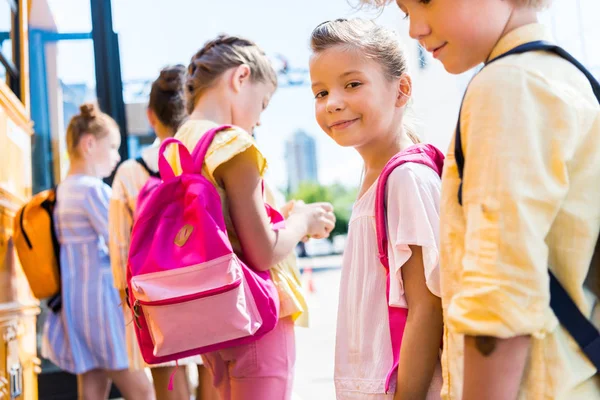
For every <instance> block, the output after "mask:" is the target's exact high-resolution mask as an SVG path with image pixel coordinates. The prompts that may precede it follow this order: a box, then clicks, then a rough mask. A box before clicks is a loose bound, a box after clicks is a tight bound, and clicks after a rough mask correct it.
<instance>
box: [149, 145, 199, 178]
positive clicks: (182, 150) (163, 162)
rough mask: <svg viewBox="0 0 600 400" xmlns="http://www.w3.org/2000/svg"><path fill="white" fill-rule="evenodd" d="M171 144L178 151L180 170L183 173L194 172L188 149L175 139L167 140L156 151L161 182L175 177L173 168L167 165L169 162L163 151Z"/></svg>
mask: <svg viewBox="0 0 600 400" xmlns="http://www.w3.org/2000/svg"><path fill="white" fill-rule="evenodd" d="M171 144H176V145H177V147H178V150H179V162H180V164H181V170H182V171H183V172H185V173H190V172H193V171H194V163H193V161H192V157H191V156H190V152H189V151H188V149H187V148H186V147H185V146H184V145H183V143H181V142H180V141H179V140H177V139H173V138H167V139H165V140H164V141H163V142H162V143H161V145H160V149H159V150H158V172H159V173H160V177H161V179H162V180H166V179H171V178H174V177H175V173H174V172H173V168H171V165H169V162H168V161H167V159H166V158H165V150H166V149H167V147H168V146H169V145H171Z"/></svg>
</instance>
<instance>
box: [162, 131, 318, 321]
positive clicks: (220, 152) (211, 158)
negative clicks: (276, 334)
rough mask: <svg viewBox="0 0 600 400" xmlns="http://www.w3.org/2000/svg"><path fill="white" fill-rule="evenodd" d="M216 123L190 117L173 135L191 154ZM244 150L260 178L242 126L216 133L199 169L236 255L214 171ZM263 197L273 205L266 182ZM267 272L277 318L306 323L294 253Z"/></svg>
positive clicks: (173, 160) (257, 155) (171, 153)
mask: <svg viewBox="0 0 600 400" xmlns="http://www.w3.org/2000/svg"><path fill="white" fill-rule="evenodd" d="M217 126H218V125H217V124H215V123H214V122H211V121H197V120H190V121H187V122H186V123H184V124H183V125H182V126H181V127H180V128H179V130H178V131H177V134H176V135H175V138H176V139H178V140H179V141H181V142H182V143H183V144H184V145H185V146H186V147H187V148H188V150H189V151H190V153H191V152H192V151H193V149H194V147H195V146H196V144H197V143H198V141H199V140H200V138H201V137H202V136H203V135H204V133H206V132H207V131H208V130H210V129H212V128H215V127H217ZM245 151H249V152H250V153H251V154H252V155H253V158H254V159H255V161H256V164H257V166H258V170H259V172H260V176H261V177H262V176H263V175H264V173H265V171H266V169H267V161H266V159H265V158H264V156H263V155H262V153H261V152H260V150H259V149H258V147H257V145H256V142H255V141H254V139H253V138H252V136H250V134H248V133H247V132H246V131H244V130H243V129H241V128H237V127H236V128H232V129H228V130H225V131H222V132H219V133H218V134H217V135H216V136H215V139H214V140H213V142H212V143H211V145H210V146H209V148H208V152H207V154H206V159H205V161H204V166H203V170H202V173H203V175H204V176H205V177H206V178H207V179H208V180H210V181H211V182H212V184H213V185H215V187H216V188H217V191H218V193H219V196H220V197H221V206H222V209H223V216H224V218H225V225H226V226H227V234H228V235H229V240H230V241H231V245H232V247H233V249H234V251H235V252H236V253H237V254H242V248H241V245H240V241H239V239H238V236H237V234H236V232H235V230H234V228H233V223H232V221H231V215H230V213H229V209H228V206H227V194H226V193H225V190H224V189H223V188H222V187H221V186H220V185H219V184H218V182H217V181H216V180H215V178H214V176H213V174H214V172H215V170H216V169H217V167H219V166H220V165H222V164H224V163H226V162H227V161H229V160H231V159H232V158H233V157H235V156H236V155H238V154H240V153H243V152H245ZM166 153H167V154H166V157H167V160H169V163H170V165H171V167H172V168H173V170H174V171H175V174H176V175H179V174H180V173H181V168H180V166H179V163H178V156H177V152H176V151H175V147H174V146H170V147H169V148H168V149H167V152H166ZM265 199H266V201H267V203H269V204H270V205H271V206H273V207H275V206H276V204H274V201H275V200H274V196H273V195H272V193H271V191H270V189H269V188H268V186H267V185H265ZM270 273H271V278H272V279H273V283H274V284H275V286H276V287H277V292H278V294H279V300H280V303H281V307H280V311H279V317H280V318H284V317H288V316H291V317H292V318H293V319H294V320H295V321H296V324H297V325H300V326H306V325H307V317H308V307H307V305H306V301H305V299H304V295H303V292H302V286H301V283H300V278H299V271H298V269H297V266H296V256H295V254H293V253H291V254H290V255H289V256H288V257H287V258H286V259H284V260H283V261H281V262H280V263H279V264H277V265H275V266H273V267H272V268H271V269H270ZM300 317H302V318H300Z"/></svg>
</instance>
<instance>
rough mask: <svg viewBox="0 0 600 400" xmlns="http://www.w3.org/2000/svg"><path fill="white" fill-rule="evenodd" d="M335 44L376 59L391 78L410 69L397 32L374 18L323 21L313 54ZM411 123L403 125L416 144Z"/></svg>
mask: <svg viewBox="0 0 600 400" xmlns="http://www.w3.org/2000/svg"><path fill="white" fill-rule="evenodd" d="M335 46H345V47H347V48H348V49H355V50H358V51H359V52H360V54H362V55H364V56H365V57H367V58H369V59H371V60H373V61H375V62H377V63H378V64H379V65H380V66H381V67H382V70H383V73H384V74H385V76H386V78H387V79H389V80H390V81H392V80H395V79H399V78H401V77H402V75H404V74H406V73H407V72H408V63H407V60H406V55H405V54H404V51H403V50H402V47H401V45H400V42H399V40H398V36H397V35H396V33H395V32H394V31H392V30H389V29H386V28H384V27H382V26H379V25H377V24H376V23H374V22H373V21H368V20H364V19H360V18H355V19H350V20H347V19H336V20H334V21H328V22H324V23H322V24H320V25H318V26H317V27H316V28H315V29H314V30H313V32H312V34H311V38H310V47H311V49H312V51H313V52H314V53H317V54H318V53H321V52H323V51H325V50H327V49H330V48H332V47H335ZM410 125H411V124H405V126H404V128H405V130H406V134H407V136H408V137H409V138H410V139H411V140H412V141H413V142H414V143H419V142H420V139H419V136H418V135H417V133H416V132H415V129H413V127H412V126H410Z"/></svg>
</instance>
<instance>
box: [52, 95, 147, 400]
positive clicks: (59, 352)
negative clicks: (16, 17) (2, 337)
mask: <svg viewBox="0 0 600 400" xmlns="http://www.w3.org/2000/svg"><path fill="white" fill-rule="evenodd" d="M80 111H81V112H80V114H78V115H76V116H74V117H73V118H72V119H71V122H70V123H69V127H68V129H67V147H68V152H69V158H70V161H71V165H70V168H69V173H68V176H67V178H66V179H65V180H64V181H63V182H62V183H61V184H60V185H59V187H58V193H57V206H56V209H55V214H54V218H55V229H56V233H57V237H58V240H59V242H60V264H61V265H60V268H61V281H62V304H63V307H62V310H61V311H60V312H58V313H50V315H49V316H48V319H47V321H46V324H45V327H44V339H43V346H42V354H43V356H44V357H46V358H48V359H50V361H52V362H53V363H54V364H56V365H57V366H58V367H60V368H61V369H63V370H65V371H68V372H71V373H73V374H76V375H77V381H78V392H79V398H80V399H86V400H95V399H106V398H107V396H108V391H109V389H110V382H111V380H112V381H113V382H114V383H115V385H116V386H117V387H118V388H119V390H120V391H121V393H122V395H123V396H124V397H126V398H127V399H128V400H131V399H133V400H136V399H140V400H142V399H143V400H148V399H154V393H153V391H152V385H151V384H150V381H149V380H148V378H147V377H146V376H145V374H144V372H143V371H129V370H128V367H129V362H128V359H127V351H126V349H125V326H124V320H123V312H122V311H121V308H120V306H119V304H120V299H119V293H118V291H117V290H116V289H115V288H114V287H113V278H112V274H111V269H110V260H109V257H108V249H107V244H108V203H109V199H110V188H109V186H107V185H106V184H105V183H103V182H102V180H101V179H102V178H104V177H106V176H108V175H110V173H111V172H112V171H113V170H114V168H115V166H116V165H117V163H118V162H119V153H118V149H119V145H120V141H121V140H120V134H119V128H118V126H117V124H116V123H115V121H114V120H113V119H111V118H110V117H109V116H108V115H106V114H104V113H102V112H100V111H99V110H98V109H97V108H96V107H95V106H94V105H93V104H84V105H82V106H81V108H80Z"/></svg>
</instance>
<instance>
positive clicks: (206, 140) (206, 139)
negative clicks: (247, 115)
mask: <svg viewBox="0 0 600 400" xmlns="http://www.w3.org/2000/svg"><path fill="white" fill-rule="evenodd" d="M231 128H232V126H231V125H222V126H218V127H216V128H213V129H211V130H209V131H207V132H206V133H204V135H202V137H201V138H200V140H199V141H198V144H196V147H194V151H192V159H193V160H194V167H195V172H196V173H199V174H200V173H202V165H204V160H205V159H206V153H207V152H208V148H209V147H210V144H211V143H212V141H213V139H214V138H215V136H216V135H217V133H219V132H221V131H224V130H227V129H231Z"/></svg>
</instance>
